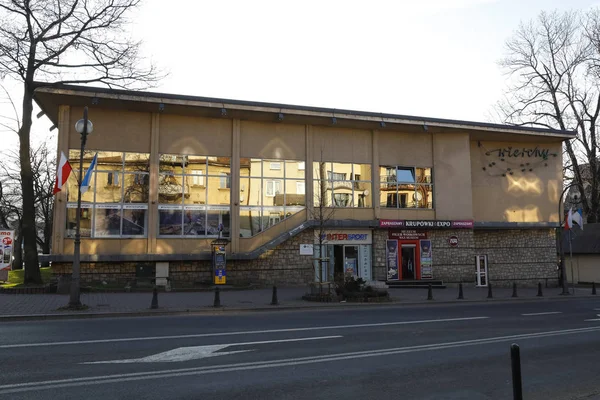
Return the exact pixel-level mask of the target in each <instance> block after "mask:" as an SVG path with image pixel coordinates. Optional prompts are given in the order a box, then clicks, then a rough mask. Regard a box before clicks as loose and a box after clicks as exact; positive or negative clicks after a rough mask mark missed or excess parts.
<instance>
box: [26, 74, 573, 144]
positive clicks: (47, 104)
mask: <svg viewBox="0 0 600 400" xmlns="http://www.w3.org/2000/svg"><path fill="white" fill-rule="evenodd" d="M36 85H37V88H36V90H35V93H34V99H35V101H36V103H37V104H38V105H39V106H40V108H41V109H42V112H43V113H44V114H45V115H47V116H48V118H49V119H50V120H51V121H52V122H53V124H54V125H56V126H57V125H58V109H59V106H60V105H69V106H74V107H84V106H88V107H90V109H92V108H93V107H101V108H104V109H114V110H128V111H136V112H152V113H162V114H175V115H186V116H198V117H209V118H228V119H240V120H251V121H262V122H278V123H282V124H300V125H305V124H310V125H320V126H336V127H341V128H354V129H379V130H392V131H402V132H407V133H424V132H428V133H444V132H446V133H457V132H468V133H469V134H470V136H471V139H472V140H485V141H524V142H530V141H537V142H540V141H541V142H556V141H563V140H568V139H572V138H574V137H575V136H576V132H573V131H562V130H553V129H544V128H534V127H522V126H512V125H502V124H493V123H485V122H473V121H460V120H449V119H439V118H428V117H415V116H407V115H397V114H384V113H373V112H365V111H353V110H342V109H331V108H320V107H308V106H295V105H288V104H276V103H263V102H252V101H242V100H230V99H219V98H208V97H197V96H184V95H175V94H167V93H155V92H146V91H134V90H115V89H108V88H98V87H87V86H74V85H52V86H47V85H46V84H44V83H37V84H36ZM223 110H225V112H224V113H223Z"/></svg>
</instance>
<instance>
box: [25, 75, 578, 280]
mask: <svg viewBox="0 0 600 400" xmlns="http://www.w3.org/2000/svg"><path fill="white" fill-rule="evenodd" d="M35 100H36V102H37V104H38V105H39V106H40V107H41V109H42V110H43V112H44V113H45V114H46V115H47V116H48V117H49V118H50V120H51V121H52V122H53V123H54V124H55V126H56V127H57V128H58V149H59V151H63V152H64V153H65V154H68V155H69V159H70V160H71V162H72V164H73V166H74V167H75V168H77V166H78V164H79V163H78V157H79V150H78V149H79V148H80V138H79V134H78V133H77V132H76V131H75V129H74V124H75V122H76V121H77V120H78V119H80V118H81V116H82V110H83V107H84V106H88V107H89V118H90V119H91V120H92V121H93V123H94V132H93V134H91V135H90V136H89V137H88V143H87V146H86V151H85V154H84V164H85V165H84V167H86V168H87V165H89V163H90V161H91V159H92V157H93V156H94V154H96V153H98V164H97V168H96V171H95V173H94V179H93V183H92V186H91V189H90V190H89V191H87V192H86V193H84V194H83V205H82V208H81V228H82V229H81V232H82V236H83V239H82V247H81V249H82V250H81V251H82V279H83V280H87V281H92V280H129V279H132V278H134V277H135V274H136V268H137V267H138V266H140V265H143V266H152V267H154V266H159V267H160V269H161V270H163V271H168V274H169V277H170V278H171V279H172V280H173V281H177V282H181V283H182V284H183V283H185V282H187V283H190V282H199V281H211V280H212V278H213V277H212V273H213V272H212V269H211V249H212V248H211V242H212V241H213V240H214V239H215V238H218V237H219V234H220V235H221V236H222V237H225V238H227V239H228V240H229V243H228V244H227V246H226V256H227V279H228V282H233V283H235V282H248V281H251V282H255V283H263V284H271V283H278V284H299V283H305V282H309V281H313V280H315V279H319V276H318V273H319V271H320V273H321V274H322V276H321V279H324V280H330V279H331V278H333V277H334V275H336V274H342V273H348V272H351V273H353V274H355V275H358V276H360V277H363V278H364V279H367V280H369V279H374V280H424V279H436V280H443V281H445V282H450V283H451V282H459V281H463V282H471V283H473V284H477V285H481V286H485V285H487V283H488V281H492V282H496V283H497V284H498V285H507V284H512V282H513V281H515V280H516V281H518V282H520V283H523V284H534V283H537V281H538V280H541V279H550V280H551V281H552V282H554V283H556V280H557V277H558V274H557V270H556V254H557V251H556V247H557V246H556V240H555V229H556V227H557V226H558V215H559V210H558V198H559V196H560V193H561V191H562V178H563V177H562V168H561V166H562V156H561V146H562V141H563V140H567V139H570V138H573V137H574V134H573V133H572V132H565V131H555V130H548V129H537V128H526V127H514V126H504V125H496V124H488V123H478V122H468V121H455V120H440V119H433V118H421V117H409V116H403V115H389V114H379V113H368V112H358V111H347V110H337V109H324V108H313V107H301V106H290V105H281V104H266V103H258V102H246V101H235V100H225V99H212V98H202V97H191V96H178V95H170V94H160V93H148V92H136V91H121V90H109V89H103V88H91V87H78V86H60V87H44V86H41V87H39V88H38V89H37V90H36V92H35ZM76 190H77V189H76V182H75V180H74V178H71V180H70V181H69V188H68V190H66V191H63V192H60V193H59V194H58V195H57V198H56V200H57V201H56V207H55V214H54V222H55V223H54V232H53V247H52V254H51V255H49V256H45V257H46V258H47V259H49V260H51V261H52V262H53V269H54V271H55V273H57V274H68V273H70V271H71V262H72V258H73V239H72V238H73V235H74V226H75V219H76V212H77V207H76ZM323 211H325V212H323ZM319 237H321V238H322V239H321V240H323V241H324V242H322V244H323V246H321V248H319V247H320V246H319V245H318V244H319V243H320V242H321V240H320V239H319ZM319 260H320V261H319ZM320 262H322V265H323V268H322V271H321V269H320V268H316V267H315V266H316V265H318V264H319V263H320Z"/></svg>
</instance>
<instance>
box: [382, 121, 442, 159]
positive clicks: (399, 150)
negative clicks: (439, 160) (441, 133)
mask: <svg viewBox="0 0 600 400" xmlns="http://www.w3.org/2000/svg"><path fill="white" fill-rule="evenodd" d="M378 139H379V140H378V141H379V164H380V165H403V166H404V165H405V166H416V167H431V166H433V156H432V153H431V140H432V138H431V134H430V133H420V134H415V133H402V132H389V131H386V130H380V131H379V138H378Z"/></svg>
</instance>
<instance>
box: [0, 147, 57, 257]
mask: <svg viewBox="0 0 600 400" xmlns="http://www.w3.org/2000/svg"><path fill="white" fill-rule="evenodd" d="M53 153H54V152H53V151H52V150H51V149H49V148H48V146H47V144H46V142H41V143H40V145H39V146H38V147H34V148H33V149H32V150H31V153H30V155H31V160H30V163H31V165H32V170H33V171H34V176H33V178H34V179H33V184H34V185H33V186H34V207H35V224H36V230H35V233H36V247H37V248H39V249H40V250H41V251H42V252H43V253H45V254H48V253H50V245H51V240H52V212H53V207H54V196H53V195H52V188H53V184H54V181H53V178H54V174H55V171H56V161H55V158H54V156H53ZM18 161H19V155H18V153H15V152H11V151H6V152H4V154H3V157H2V160H1V161H0V185H1V187H0V189H1V190H0V224H2V225H5V226H6V227H7V228H11V229H14V230H15V232H16V238H15V246H14V248H15V262H14V265H15V266H16V268H21V265H22V262H21V252H20V251H19V250H20V249H21V243H22V240H23V230H22V221H23V212H22V204H23V196H22V191H21V175H20V173H19V168H18V165H19V163H18Z"/></svg>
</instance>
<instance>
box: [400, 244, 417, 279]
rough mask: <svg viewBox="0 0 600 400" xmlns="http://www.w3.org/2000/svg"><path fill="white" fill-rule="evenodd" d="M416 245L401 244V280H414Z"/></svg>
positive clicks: (415, 277)
mask: <svg viewBox="0 0 600 400" xmlns="http://www.w3.org/2000/svg"><path fill="white" fill-rule="evenodd" d="M416 248H417V246H416V245H414V244H403V245H402V279H403V280H414V279H417V276H416V272H415V271H416V265H415V264H416V263H415V261H416V259H415V250H416Z"/></svg>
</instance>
